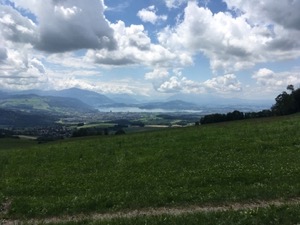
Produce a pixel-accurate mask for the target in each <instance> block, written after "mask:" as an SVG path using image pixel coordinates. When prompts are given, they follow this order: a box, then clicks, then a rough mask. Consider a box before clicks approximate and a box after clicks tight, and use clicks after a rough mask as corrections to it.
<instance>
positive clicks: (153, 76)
mask: <svg viewBox="0 0 300 225" xmlns="http://www.w3.org/2000/svg"><path fill="white" fill-rule="evenodd" d="M168 76H169V72H168V70H167V69H165V68H161V69H154V70H153V71H152V72H148V73H146V74H145V79H146V80H160V79H164V78H167V77H168Z"/></svg>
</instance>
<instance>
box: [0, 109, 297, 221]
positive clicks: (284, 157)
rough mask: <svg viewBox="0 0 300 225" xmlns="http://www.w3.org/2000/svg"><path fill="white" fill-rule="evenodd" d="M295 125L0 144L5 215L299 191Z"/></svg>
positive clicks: (272, 121) (293, 119) (265, 123)
mask: <svg viewBox="0 0 300 225" xmlns="http://www.w3.org/2000/svg"><path fill="white" fill-rule="evenodd" d="M299 127H300V115H299V114H298V115H294V116H290V117H281V118H268V119H263V120H247V121H237V122H232V123H222V124H216V125H208V126H199V127H192V128H180V129H168V130H163V131H157V132H150V133H149V132H147V133H138V134H130V135H125V136H117V137H115V136H114V137H112V136H111V137H106V136H101V137H92V138H83V139H71V140H67V141H61V142H55V143H49V144H43V145H36V146H33V147H30V148H28V149H26V150H25V151H24V150H22V149H20V148H16V149H15V150H13V149H9V150H1V151H0V160H2V162H4V163H1V164H0V201H2V203H4V202H7V201H10V202H11V206H10V209H9V211H8V214H6V215H3V217H8V218H31V217H46V216H53V215H55V216H56V215H62V214H76V213H90V212H95V211H97V212H109V211H118V210H130V209H137V208H147V207H158V206H176V205H180V206H184V205H190V204H194V205H214V204H223V203H225V202H227V203H228V202H245V201H255V200H268V199H277V198H293V197H299V196H300V176H299V174H300V167H299V165H300V129H299ZM0 144H1V142H0ZM0 148H1V147H0Z"/></svg>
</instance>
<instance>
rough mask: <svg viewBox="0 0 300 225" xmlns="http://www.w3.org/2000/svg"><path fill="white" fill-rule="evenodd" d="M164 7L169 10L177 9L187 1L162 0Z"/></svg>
mask: <svg viewBox="0 0 300 225" xmlns="http://www.w3.org/2000/svg"><path fill="white" fill-rule="evenodd" d="M164 1H165V4H166V6H167V7H168V8H169V9H171V8H177V7H179V6H180V5H182V4H183V3H186V2H187V1H188V0H164Z"/></svg>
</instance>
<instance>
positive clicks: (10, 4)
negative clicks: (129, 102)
mask: <svg viewBox="0 0 300 225" xmlns="http://www.w3.org/2000/svg"><path fill="white" fill-rule="evenodd" d="M299 9H300V2H299V1H297V0H283V1H276V2H275V1H272V0H244V1H241V0H192V1H188V0H147V1H136V0H123V1H117V0H110V1H109V0H106V1H102V0H87V1H82V0H44V1H36V0H0V89H1V90H28V89H43V90H46V89H57V90H59V89H66V88H71V87H78V88H82V89H88V90H93V91H96V92H99V93H103V94H131V95H143V96H148V97H149V98H156V99H157V98H167V97H169V96H172V95H175V94H187V95H188V94H192V95H203V96H205V95H207V96H210V95H214V96H221V97H228V98H245V99H274V98H275V97H276V96H277V95H278V94H279V93H280V92H282V91H283V90H285V88H286V86H287V85H288V84H293V85H294V86H295V87H300V64H299V63H300V40H299V36H300V14H299V12H298V11H299Z"/></svg>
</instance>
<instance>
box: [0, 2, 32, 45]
mask: <svg viewBox="0 0 300 225" xmlns="http://www.w3.org/2000/svg"><path fill="white" fill-rule="evenodd" d="M0 29H1V32H2V36H3V37H4V38H5V39H6V40H9V41H12V42H19V43H34V42H36V41H37V35H36V33H37V27H36V25H35V24H34V23H33V22H32V21H31V20H30V19H28V18H26V17H23V16H22V15H21V14H20V13H19V12H18V11H17V10H15V9H13V8H11V7H8V6H3V5H0Z"/></svg>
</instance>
